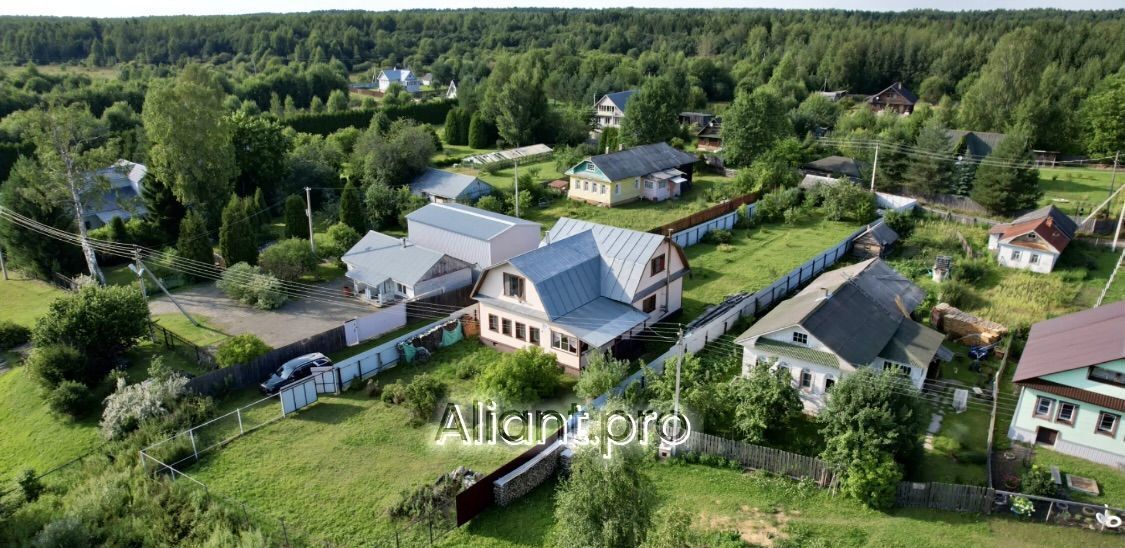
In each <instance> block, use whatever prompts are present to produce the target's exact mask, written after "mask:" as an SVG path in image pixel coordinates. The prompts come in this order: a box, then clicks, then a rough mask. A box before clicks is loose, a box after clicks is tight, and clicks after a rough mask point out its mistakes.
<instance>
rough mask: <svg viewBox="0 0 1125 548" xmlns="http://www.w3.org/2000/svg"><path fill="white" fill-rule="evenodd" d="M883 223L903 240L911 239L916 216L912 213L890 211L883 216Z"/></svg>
mask: <svg viewBox="0 0 1125 548" xmlns="http://www.w3.org/2000/svg"><path fill="white" fill-rule="evenodd" d="M883 222H884V223H886V224H887V226H888V227H889V228H890V229H891V230H894V231H895V233H896V234H898V237H899V238H901V239H906V238H909V237H910V235H911V234H913V233H914V214H913V213H912V212H909V211H908V212H901V211H888V212H886V213H884V214H883Z"/></svg>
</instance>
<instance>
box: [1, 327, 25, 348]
mask: <svg viewBox="0 0 1125 548" xmlns="http://www.w3.org/2000/svg"><path fill="white" fill-rule="evenodd" d="M30 340H31V330H30V329H28V328H26V327H24V326H22V325H20V324H18V323H15V322H11V321H8V320H4V321H0V350H8V349H9V348H15V347H17V346H19V345H21V344H23V343H25V342H27V341H30Z"/></svg>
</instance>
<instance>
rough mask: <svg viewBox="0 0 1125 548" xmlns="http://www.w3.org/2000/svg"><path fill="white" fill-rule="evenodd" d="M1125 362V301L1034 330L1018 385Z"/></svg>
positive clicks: (1045, 323) (1048, 322) (1018, 372)
mask: <svg viewBox="0 0 1125 548" xmlns="http://www.w3.org/2000/svg"><path fill="white" fill-rule="evenodd" d="M1121 359H1125V301H1117V302H1115V303H1110V304H1106V305H1102V306H1099V307H1097V308H1091V309H1089V310H1083V311H1081V312H1075V313H1073V314H1067V315H1065V316H1059V317H1057V318H1051V319H1049V320H1044V321H1041V322H1039V323H1037V324H1035V325H1032V326H1031V331H1029V332H1028V334H1027V345H1026V346H1025V347H1024V350H1023V355H1021V356H1020V363H1019V365H1018V366H1017V367H1016V374H1015V379H1014V380H1015V381H1016V382H1021V381H1026V380H1029V379H1034V378H1036V377H1042V376H1044V375H1050V374H1053V373H1061V372H1063V371H1070V370H1071V369H1077V368H1079V367H1088V366H1091V365H1098V364H1102V363H1106V362H1111V361H1115V360H1121Z"/></svg>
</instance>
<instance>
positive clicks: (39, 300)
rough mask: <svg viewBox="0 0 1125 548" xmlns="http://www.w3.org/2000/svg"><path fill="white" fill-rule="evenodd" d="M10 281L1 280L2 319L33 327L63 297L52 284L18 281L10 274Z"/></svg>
mask: <svg viewBox="0 0 1125 548" xmlns="http://www.w3.org/2000/svg"><path fill="white" fill-rule="evenodd" d="M9 277H11V278H12V279H10V280H3V279H0V303H3V316H2V319H5V320H10V321H13V322H16V323H18V324H20V325H25V326H27V327H31V326H32V325H34V324H35V320H36V319H37V318H39V316H41V315H43V314H44V313H45V312H47V307H48V306H50V304H51V301H53V300H55V298H57V297H60V296H62V294H63V291H62V290H61V289H59V288H57V287H55V286H53V285H51V284H48V283H44V282H40V281H38V280H17V279H15V278H16V277H17V275H16V274H15V273H12V272H10V273H9Z"/></svg>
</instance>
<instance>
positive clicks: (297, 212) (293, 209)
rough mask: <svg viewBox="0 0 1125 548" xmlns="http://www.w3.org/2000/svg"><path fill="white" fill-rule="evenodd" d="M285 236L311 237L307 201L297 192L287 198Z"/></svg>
mask: <svg viewBox="0 0 1125 548" xmlns="http://www.w3.org/2000/svg"><path fill="white" fill-rule="evenodd" d="M285 237H286V238H304V239H306V240H307V239H309V226H308V218H307V217H305V201H304V200H302V199H301V197H300V196H297V195H296V194H294V195H292V196H290V197H288V198H286V199H285Z"/></svg>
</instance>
